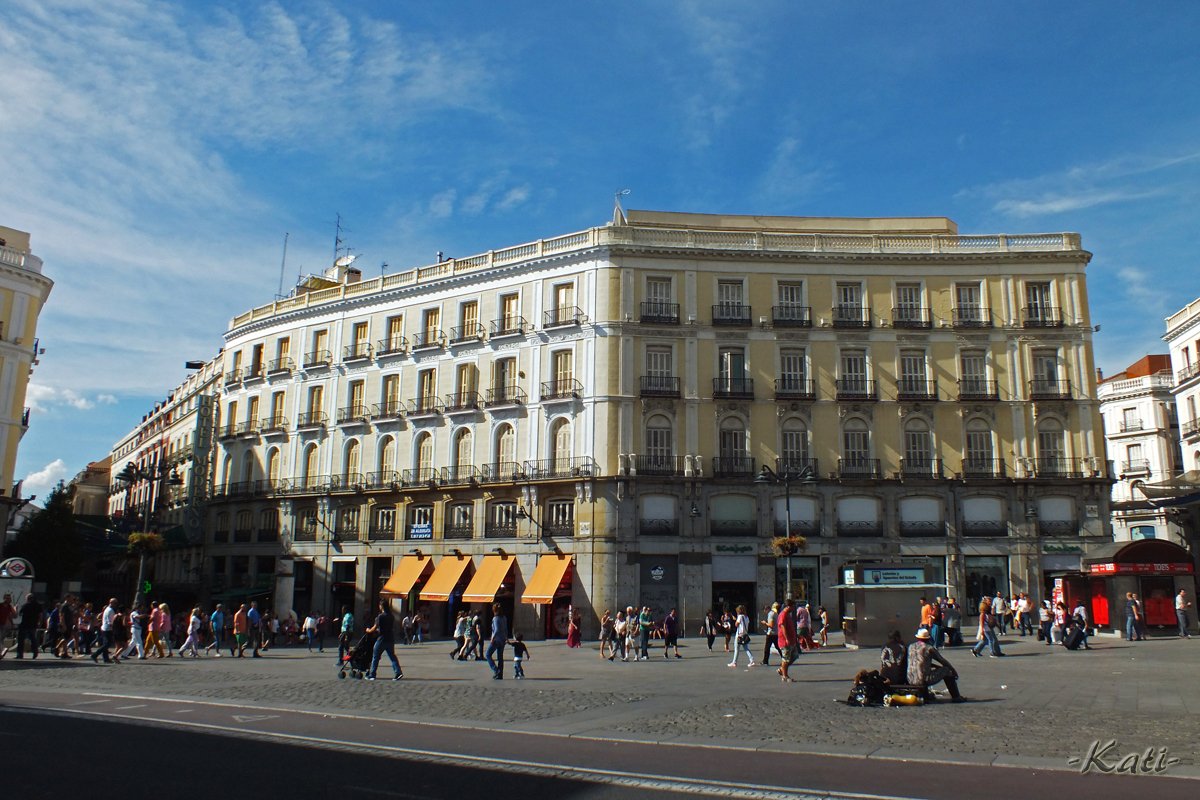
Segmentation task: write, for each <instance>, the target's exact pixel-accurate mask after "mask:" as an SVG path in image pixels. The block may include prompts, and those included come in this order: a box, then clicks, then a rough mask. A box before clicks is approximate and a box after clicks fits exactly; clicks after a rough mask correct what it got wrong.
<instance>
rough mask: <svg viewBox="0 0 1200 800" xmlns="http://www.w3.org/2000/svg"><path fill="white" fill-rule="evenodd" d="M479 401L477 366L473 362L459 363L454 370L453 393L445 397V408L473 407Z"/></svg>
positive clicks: (452, 409) (458, 409)
mask: <svg viewBox="0 0 1200 800" xmlns="http://www.w3.org/2000/svg"><path fill="white" fill-rule="evenodd" d="M479 403H480V399H479V368H478V367H476V366H475V365H474V364H459V365H458V366H457V367H456V368H455V372H454V394H452V395H450V397H448V398H446V408H447V410H450V411H462V410H466V409H474V408H478V407H479Z"/></svg>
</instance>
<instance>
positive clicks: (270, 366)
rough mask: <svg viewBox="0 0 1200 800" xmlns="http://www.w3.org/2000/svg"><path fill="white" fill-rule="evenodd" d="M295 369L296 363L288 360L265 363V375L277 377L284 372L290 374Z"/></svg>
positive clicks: (282, 359)
mask: <svg viewBox="0 0 1200 800" xmlns="http://www.w3.org/2000/svg"><path fill="white" fill-rule="evenodd" d="M295 368H296V362H295V361H293V360H292V359H290V358H287V357H284V358H277V359H275V360H274V361H268V362H267V374H268V375H279V374H282V373H285V372H291V371H292V370H294V369H295Z"/></svg>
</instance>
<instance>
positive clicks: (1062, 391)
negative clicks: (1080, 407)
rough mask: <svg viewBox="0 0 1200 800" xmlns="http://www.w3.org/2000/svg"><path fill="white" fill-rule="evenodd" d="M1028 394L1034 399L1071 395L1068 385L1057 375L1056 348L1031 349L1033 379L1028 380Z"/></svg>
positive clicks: (1058, 397)
mask: <svg viewBox="0 0 1200 800" xmlns="http://www.w3.org/2000/svg"><path fill="white" fill-rule="evenodd" d="M1029 394H1030V397H1032V398H1033V399H1035V400H1038V399H1061V398H1067V397H1070V396H1071V392H1070V385H1069V384H1068V383H1067V382H1066V381H1064V380H1061V379H1060V377H1059V359H1058V351H1057V350H1049V349H1046V350H1034V351H1033V380H1032V381H1031V382H1030V386H1029Z"/></svg>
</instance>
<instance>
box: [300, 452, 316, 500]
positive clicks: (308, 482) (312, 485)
mask: <svg viewBox="0 0 1200 800" xmlns="http://www.w3.org/2000/svg"><path fill="white" fill-rule="evenodd" d="M320 455H321V452H320V449H319V448H318V447H317V445H315V444H313V445H309V446H308V449H307V450H305V451H304V471H303V472H302V473H301V475H300V482H301V486H302V487H303V488H305V489H307V490H309V491H312V490H314V489H316V488H317V487H318V486H319V485H320V472H321V467H320Z"/></svg>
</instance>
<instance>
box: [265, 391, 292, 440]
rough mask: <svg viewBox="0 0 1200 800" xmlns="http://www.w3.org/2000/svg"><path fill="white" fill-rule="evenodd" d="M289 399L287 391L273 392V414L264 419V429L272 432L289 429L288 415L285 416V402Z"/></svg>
mask: <svg viewBox="0 0 1200 800" xmlns="http://www.w3.org/2000/svg"><path fill="white" fill-rule="evenodd" d="M286 399H287V393H286V392H273V393H272V394H271V416H269V417H267V418H266V419H265V420H263V423H262V427H263V431H264V432H267V433H270V432H271V431H282V430H286V429H287V417H285V416H284V412H283V404H284V401H285V400H286Z"/></svg>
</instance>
